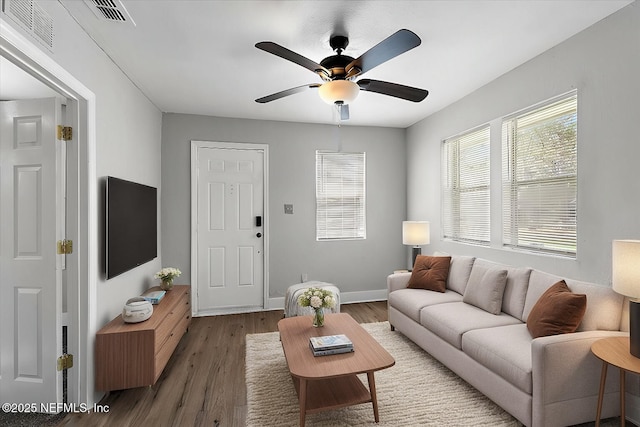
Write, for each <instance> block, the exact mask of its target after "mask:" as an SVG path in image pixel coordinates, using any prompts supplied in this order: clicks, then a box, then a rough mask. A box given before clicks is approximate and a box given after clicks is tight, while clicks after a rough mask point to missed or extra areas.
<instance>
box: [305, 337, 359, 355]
mask: <svg viewBox="0 0 640 427" xmlns="http://www.w3.org/2000/svg"><path fill="white" fill-rule="evenodd" d="M309 348H310V349H311V351H312V352H313V355H314V356H324V355H328V354H339V353H349V352H352V351H353V343H352V342H351V340H350V339H349V338H347V336H346V335H344V334H340V335H327V336H323V337H311V338H309Z"/></svg>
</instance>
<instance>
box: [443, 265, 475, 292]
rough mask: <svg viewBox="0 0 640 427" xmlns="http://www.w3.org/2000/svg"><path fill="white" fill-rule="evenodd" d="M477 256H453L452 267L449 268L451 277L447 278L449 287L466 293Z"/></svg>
mask: <svg viewBox="0 0 640 427" xmlns="http://www.w3.org/2000/svg"><path fill="white" fill-rule="evenodd" d="M474 261H475V257H471V256H455V255H454V256H452V257H451V268H450V269H449V278H448V279H447V288H449V289H451V290H453V291H456V292H457V293H459V294H460V295H464V290H465V289H466V288H467V282H468V281H469V275H470V274H471V267H473V262H474Z"/></svg>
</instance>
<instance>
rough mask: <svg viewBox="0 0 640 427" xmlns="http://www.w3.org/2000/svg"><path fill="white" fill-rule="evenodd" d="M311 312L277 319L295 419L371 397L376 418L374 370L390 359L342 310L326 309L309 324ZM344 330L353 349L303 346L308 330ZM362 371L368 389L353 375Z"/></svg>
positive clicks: (306, 343)
mask: <svg viewBox="0 0 640 427" xmlns="http://www.w3.org/2000/svg"><path fill="white" fill-rule="evenodd" d="M312 318H313V316H298V317H289V318H286V319H282V320H280V321H279V322H278V330H279V331H280V340H281V341H282V348H283V349H284V355H285V357H286V359H287V365H288V366H289V371H290V372H291V377H292V378H293V384H294V386H295V388H296V392H297V393H298V399H299V401H300V425H301V426H304V424H305V417H306V414H308V413H309V414H312V413H315V412H320V411H326V410H330V409H336V408H342V407H345V406H351V405H358V404H361V403H368V402H371V403H372V404H373V416H374V419H375V421H376V422H378V421H379V420H380V417H379V415H378V400H377V397H376V383H375V379H374V377H373V373H374V372H375V371H379V370H381V369H385V368H389V367H391V366H393V365H394V364H395V363H396V362H395V360H394V359H393V357H392V356H391V355H390V354H389V353H388V352H387V351H386V350H385V349H384V348H383V347H382V346H381V345H380V344H378V342H377V341H376V340H375V339H373V337H372V336H371V335H369V333H367V331H365V330H364V329H363V328H362V326H360V325H359V324H358V323H357V322H356V321H355V320H353V318H352V317H351V316H350V315H348V314H346V313H336V314H327V315H326V316H325V324H324V326H323V327H321V328H314V327H313V326H312V324H311V323H312ZM337 334H345V335H346V336H347V337H348V338H349V339H350V340H351V341H352V342H353V347H354V352H353V353H343V354H333V355H330V356H317V357H315V356H314V355H313V354H312V353H311V350H310V349H309V338H310V337H313V336H325V335H337ZM364 373H366V374H367V379H368V382H369V390H367V388H366V387H365V386H364V384H362V382H361V381H360V379H359V378H358V377H357V375H358V374H364Z"/></svg>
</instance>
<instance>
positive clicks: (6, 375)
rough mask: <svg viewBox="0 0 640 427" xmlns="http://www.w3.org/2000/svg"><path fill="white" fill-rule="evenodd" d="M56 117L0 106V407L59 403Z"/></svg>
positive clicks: (48, 110) (50, 108) (28, 107)
mask: <svg viewBox="0 0 640 427" xmlns="http://www.w3.org/2000/svg"><path fill="white" fill-rule="evenodd" d="M60 111H61V109H60V103H59V101H57V100H56V99H54V98H51V99H44V100H29V101H8V102H0V121H1V123H0V320H1V321H0V343H1V345H0V402H13V403H31V402H35V403H60V402H62V374H61V373H60V372H58V371H57V369H56V359H57V357H58V356H59V355H60V354H62V338H61V335H62V331H61V329H62V327H61V311H62V305H61V283H62V282H61V279H62V273H61V263H60V259H59V258H60V256H58V255H56V240H57V239H58V238H59V237H58V236H57V233H58V231H57V227H56V226H57V220H58V216H59V215H58V211H59V208H60V203H62V200H61V198H62V197H61V194H60V191H61V190H59V189H58V186H57V185H56V181H57V180H59V179H60V176H59V170H60V167H58V166H57V164H56V162H59V161H60V158H57V156H56V152H60V150H61V144H62V142H61V141H57V140H56V132H55V130H56V124H57V123H59V119H60ZM56 264H58V265H56ZM37 410H38V411H39V410H40V408H39V407H38V408H37Z"/></svg>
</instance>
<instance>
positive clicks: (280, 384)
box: [246, 322, 521, 427]
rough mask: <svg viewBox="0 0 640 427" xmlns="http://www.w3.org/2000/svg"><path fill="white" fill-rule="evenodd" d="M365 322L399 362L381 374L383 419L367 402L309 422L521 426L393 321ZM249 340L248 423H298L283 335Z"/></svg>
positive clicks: (379, 388) (378, 385)
mask: <svg viewBox="0 0 640 427" xmlns="http://www.w3.org/2000/svg"><path fill="white" fill-rule="evenodd" d="M362 326H363V327H364V328H365V329H366V330H367V331H368V332H369V333H370V334H371V335H372V336H373V337H374V338H375V339H376V340H377V341H378V342H379V343H380V344H381V345H382V346H383V347H384V348H385V349H386V350H387V351H388V352H389V353H391V355H392V356H393V357H394V359H395V361H396V364H395V365H394V366H393V367H391V368H388V369H384V370H382V371H378V372H376V373H375V377H376V389H377V392H378V393H377V394H378V405H379V412H380V423H379V424H376V423H375V422H374V419H373V409H372V406H371V403H367V404H362V405H356V406H351V407H348V408H342V409H338V410H333V411H326V412H321V413H317V414H310V415H307V418H306V425H307V426H373V425H378V426H445V425H447V426H478V425H483V426H487V425H490V426H520V425H521V424H520V423H519V422H518V421H517V420H516V419H515V418H513V417H512V416H511V415H509V414H508V413H507V412H505V411H504V410H503V409H502V408H500V407H499V406H497V405H496V404H494V403H493V402H492V401H491V400H489V399H488V398H486V397H485V396H484V395H483V394H482V393H480V392H479V391H477V390H476V389H475V388H473V387H471V386H470V385H469V384H467V383H466V382H465V381H463V380H462V379H460V378H459V377H458V376H457V375H456V374H454V373H453V372H451V371H450V370H449V369H448V368H446V367H445V366H444V365H442V364H441V363H440V362H438V361H437V360H435V359H434V358H433V357H431V356H430V355H429V354H428V353H427V352H425V351H424V350H422V349H421V348H420V347H418V346H417V345H415V344H414V343H413V342H411V341H410V340H409V339H408V338H406V337H405V336H404V335H402V334H401V333H399V332H391V330H390V328H389V323H388V322H381V323H368V324H363V325H362ZM246 344H247V353H246V383H247V405H248V409H247V425H248V426H256V427H257V426H297V425H298V423H299V406H298V398H297V395H296V392H295V389H294V387H293V382H292V380H291V376H290V375H289V371H288V370H287V363H286V361H285V358H284V353H283V351H282V346H281V344H280V340H279V337H278V333H277V332H271V333H266V334H253V335H247V337H246ZM362 379H363V380H364V384H365V385H366V384H367V381H366V376H364V377H363V378H362Z"/></svg>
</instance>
